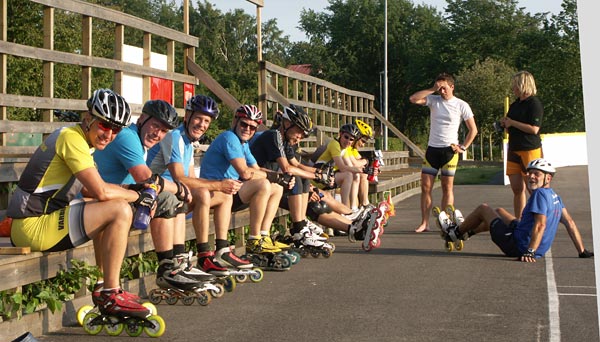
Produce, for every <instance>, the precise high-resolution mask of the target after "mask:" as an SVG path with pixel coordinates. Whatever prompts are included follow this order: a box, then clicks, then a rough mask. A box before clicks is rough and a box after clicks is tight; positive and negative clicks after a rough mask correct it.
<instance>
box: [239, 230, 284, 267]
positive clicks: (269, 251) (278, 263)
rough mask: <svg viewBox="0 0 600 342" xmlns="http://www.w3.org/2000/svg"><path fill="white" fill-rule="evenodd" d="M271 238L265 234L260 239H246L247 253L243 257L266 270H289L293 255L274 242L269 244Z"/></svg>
mask: <svg viewBox="0 0 600 342" xmlns="http://www.w3.org/2000/svg"><path fill="white" fill-rule="evenodd" d="M267 238H268V239H267ZM269 240H270V238H269V237H264V236H263V237H261V238H260V239H248V240H247V241H246V254H244V256H242V259H245V260H248V261H250V262H252V263H253V264H254V265H256V266H258V267H259V268H261V269H263V270H265V271H287V270H289V269H290V267H291V266H292V259H291V257H289V256H288V255H286V254H285V253H283V252H282V251H281V249H280V248H278V247H275V246H274V245H273V244H272V243H270V244H269V242H268V241H269Z"/></svg>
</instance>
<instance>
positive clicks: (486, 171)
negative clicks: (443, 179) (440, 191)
mask: <svg viewBox="0 0 600 342" xmlns="http://www.w3.org/2000/svg"><path fill="white" fill-rule="evenodd" d="M499 172H502V166H462V167H461V166H459V167H458V170H456V176H455V177H454V184H455V185H477V184H489V183H490V182H491V181H492V179H493V178H494V177H495V176H496V175H497V174H498V173H499Z"/></svg>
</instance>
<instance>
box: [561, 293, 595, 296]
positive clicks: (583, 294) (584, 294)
mask: <svg viewBox="0 0 600 342" xmlns="http://www.w3.org/2000/svg"><path fill="white" fill-rule="evenodd" d="M558 295H559V296H584V297H596V295H595V294H591V293H559V294H558Z"/></svg>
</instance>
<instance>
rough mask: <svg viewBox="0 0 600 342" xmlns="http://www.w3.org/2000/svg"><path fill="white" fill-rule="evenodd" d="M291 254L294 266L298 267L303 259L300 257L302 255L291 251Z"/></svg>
mask: <svg viewBox="0 0 600 342" xmlns="http://www.w3.org/2000/svg"><path fill="white" fill-rule="evenodd" d="M289 254H290V256H291V257H292V258H293V260H292V264H294V265H296V264H297V263H299V262H300V259H302V256H300V253H298V252H294V251H289Z"/></svg>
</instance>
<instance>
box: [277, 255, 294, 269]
mask: <svg viewBox="0 0 600 342" xmlns="http://www.w3.org/2000/svg"><path fill="white" fill-rule="evenodd" d="M279 260H280V261H281V267H282V268H290V267H292V259H291V258H290V257H289V256H287V255H285V254H283V255H280V256H279Z"/></svg>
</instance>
